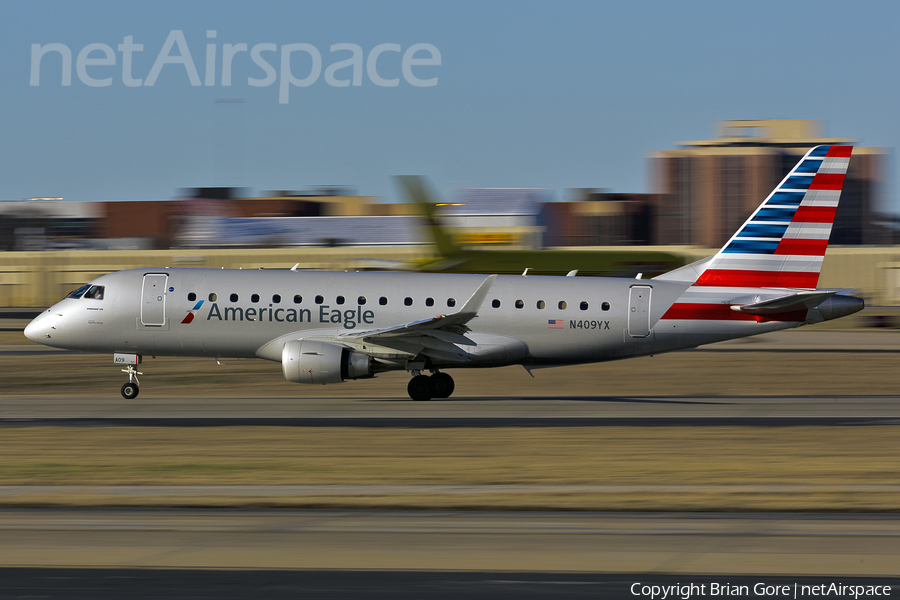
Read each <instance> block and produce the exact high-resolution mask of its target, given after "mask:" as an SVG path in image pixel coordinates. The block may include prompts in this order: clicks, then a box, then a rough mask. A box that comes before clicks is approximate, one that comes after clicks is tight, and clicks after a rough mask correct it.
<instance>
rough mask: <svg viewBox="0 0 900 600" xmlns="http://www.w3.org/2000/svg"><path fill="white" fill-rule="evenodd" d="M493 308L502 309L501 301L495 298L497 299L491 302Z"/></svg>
mask: <svg viewBox="0 0 900 600" xmlns="http://www.w3.org/2000/svg"><path fill="white" fill-rule="evenodd" d="M491 306H493V307H494V308H500V301H499V300H497V299H496V298H495V299H494V300H493V301H492V302H491Z"/></svg>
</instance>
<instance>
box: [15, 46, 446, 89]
mask: <svg viewBox="0 0 900 600" xmlns="http://www.w3.org/2000/svg"><path fill="white" fill-rule="evenodd" d="M217 39H218V32H217V31H216V30H213V29H211V30H208V31H207V32H206V42H207V43H206V53H205V62H201V63H199V64H200V66H201V68H203V79H202V80H201V78H200V72H199V70H198V69H197V63H196V62H195V61H194V55H193V54H191V49H190V47H189V45H188V41H187V38H185V35H184V32H183V31H182V30H180V29H173V30H172V31H170V32H169V35H168V37H167V38H166V40H165V42H163V44H162V47H161V48H160V50H159V52H158V53H157V54H156V58H155V60H154V61H153V66H152V67H150V70H149V71H141V70H139V69H138V68H137V66H136V63H140V62H142V58H143V56H144V55H143V54H142V53H143V52H144V44H138V43H135V41H134V36H131V35H126V36H124V37H123V39H122V43H120V44H117V45H114V46H115V49H114V46H111V45H109V44H103V43H93V44H87V45H86V46H84V47H83V48H81V50H79V51H78V53H77V55H76V56H75V59H74V62H75V73H76V75H77V76H78V80H79V81H80V82H81V83H82V84H84V85H86V86H88V87H107V86H111V85H113V80H114V79H117V78H119V77H120V81H121V83H122V85H124V86H126V87H152V86H153V85H155V84H156V81H157V79H158V78H159V76H160V74H161V73H162V72H163V71H164V70H165V71H166V73H169V72H171V73H172V75H169V76H170V77H172V76H174V77H177V78H179V79H181V80H182V81H183V82H186V83H189V84H190V85H191V86H192V87H200V86H204V87H215V86H217V85H221V86H222V87H231V85H232V73H233V72H234V71H236V72H239V73H242V74H245V75H251V76H250V77H246V79H242V80H238V79H237V78H235V80H234V81H235V84H236V85H241V84H244V85H248V86H251V87H269V86H271V85H275V83H276V82H277V83H278V103H279V104H287V103H288V102H289V98H290V92H291V88H305V87H309V86H311V85H313V84H315V83H317V82H318V81H319V80H320V79H321V78H324V80H325V83H326V84H328V85H330V86H331V87H339V88H342V87H360V86H362V85H363V83H364V81H365V80H368V82H370V83H372V84H374V85H376V86H379V87H398V86H400V85H401V77H390V76H387V75H386V74H387V73H390V72H396V71H397V69H398V67H399V71H400V73H399V74H401V75H402V81H403V82H405V83H406V85H411V86H413V87H433V86H436V85H437V83H438V78H437V76H436V75H437V73H436V70H435V68H436V67H439V66H440V65H441V52H440V50H438V49H437V47H435V46H434V45H432V44H425V43H419V44H412V45H411V46H408V47H406V48H403V47H402V46H401V45H400V44H393V43H382V44H376V45H375V46H373V47H371V48H366V49H364V48H363V47H362V46H360V45H358V44H350V43H339V44H331V45H330V46H329V47H328V51H327V52H325V51H320V50H319V49H318V48H317V47H316V46H313V45H312V44H308V43H302V42H301V43H293V44H283V45H281V46H278V45H276V44H272V43H261V44H253V45H250V44H248V43H246V42H239V43H223V44H222V45H221V47H220V46H219V44H218V43H217V41H216V40H217ZM195 43H196V42H195ZM116 50H118V52H116ZM195 51H196V48H195ZM198 54H200V53H198ZM201 56H203V55H202V54H201ZM72 62H73V59H72V49H71V48H69V47H68V46H67V45H65V44H60V43H52V44H32V45H31V77H30V81H29V83H30V84H31V85H32V86H35V87H36V86H39V85H41V75H42V70H43V71H44V73H43V75H44V78H45V80H46V79H47V77H48V76H52V77H53V80H54V81H60V85H62V86H63V87H65V86H70V85H72ZM117 65H121V66H120V67H117ZM323 67H324V69H323ZM323 73H324V75H323ZM57 74H59V76H60V79H56V76H57ZM363 74H365V77H363Z"/></svg>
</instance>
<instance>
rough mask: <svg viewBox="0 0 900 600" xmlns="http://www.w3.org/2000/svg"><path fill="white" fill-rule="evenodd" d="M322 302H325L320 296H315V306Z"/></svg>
mask: <svg viewBox="0 0 900 600" xmlns="http://www.w3.org/2000/svg"><path fill="white" fill-rule="evenodd" d="M323 302H325V298H323V297H322V296H316V304H322V303H323Z"/></svg>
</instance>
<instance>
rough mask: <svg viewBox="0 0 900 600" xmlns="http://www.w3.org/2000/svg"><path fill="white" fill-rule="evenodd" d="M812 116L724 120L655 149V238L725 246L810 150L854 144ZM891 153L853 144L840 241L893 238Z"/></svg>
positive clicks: (835, 234) (837, 231) (836, 239)
mask: <svg viewBox="0 0 900 600" xmlns="http://www.w3.org/2000/svg"><path fill="white" fill-rule="evenodd" d="M820 131H821V124H820V122H819V121H814V120H769V121H720V122H719V123H718V137H716V138H715V139H712V140H702V141H692V142H681V144H680V146H681V148H679V149H677V150H663V151H658V152H654V153H652V154H651V157H650V163H651V173H652V175H651V176H652V180H653V190H654V192H655V193H656V194H657V200H656V201H657V204H656V209H655V211H654V214H655V219H656V224H655V226H654V227H653V230H654V231H655V232H656V235H657V236H658V237H657V239H656V240H655V241H654V243H658V244H686V245H696V246H705V247H708V248H718V247H721V246H722V245H723V244H724V243H725V242H727V241H728V238H730V237H731V235H732V234H733V233H734V232H735V231H736V230H737V228H738V227H739V226H740V225H741V224H742V223H743V222H744V221H745V220H746V219H747V217H749V216H750V214H751V213H752V212H753V210H755V209H756V207H757V206H759V204H760V203H761V202H762V200H763V199H765V197H766V196H767V195H768V194H769V193H770V192H771V191H772V190H773V189H774V188H775V186H776V185H778V183H779V182H780V181H781V180H782V179H783V178H784V176H785V175H787V173H788V172H789V171H790V169H791V168H792V167H793V166H794V165H795V164H796V163H797V161H798V160H799V158H800V157H802V156H803V155H804V154H805V153H806V152H807V151H808V150H809V149H810V148H812V147H813V146H818V145H820V144H852V143H853V140H850V139H845V138H823V137H822V136H821V132H820ZM888 158H889V155H888V151H887V150H885V149H883V148H868V147H859V146H857V147H855V148H854V149H853V158H852V159H851V161H850V168H849V170H848V171H847V179H846V181H845V183H844V190H843V193H842V194H841V202H840V205H839V206H838V211H837V214H836V216H835V220H834V228H833V230H832V233H831V243H832V244H834V245H873V244H889V243H892V242H893V239H892V238H893V233H892V232H893V228H892V227H889V226H886V225H885V224H886V223H887V222H889V221H890V218H886V217H885V215H883V214H880V213H879V212H878V210H879V209H880V210H885V204H884V203H883V200H884V198H886V195H887V174H888Z"/></svg>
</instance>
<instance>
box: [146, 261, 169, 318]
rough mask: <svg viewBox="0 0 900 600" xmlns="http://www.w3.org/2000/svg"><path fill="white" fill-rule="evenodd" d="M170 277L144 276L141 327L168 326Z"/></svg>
mask: <svg viewBox="0 0 900 600" xmlns="http://www.w3.org/2000/svg"><path fill="white" fill-rule="evenodd" d="M168 280H169V276H168V275H157V274H149V275H144V285H143V288H142V289H141V325H149V326H151V327H152V326H156V327H161V326H163V325H165V324H166V285H167V284H168Z"/></svg>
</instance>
